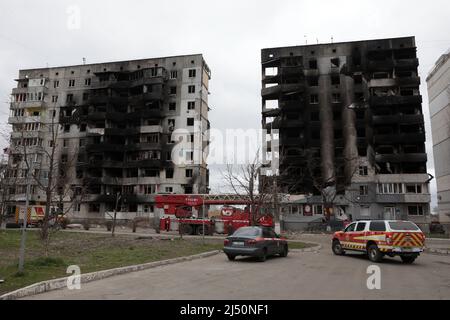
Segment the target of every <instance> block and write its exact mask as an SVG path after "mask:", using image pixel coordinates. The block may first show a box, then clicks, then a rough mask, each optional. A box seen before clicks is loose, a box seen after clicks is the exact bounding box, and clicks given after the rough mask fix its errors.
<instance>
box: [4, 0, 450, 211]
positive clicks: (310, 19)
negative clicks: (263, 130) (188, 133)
mask: <svg viewBox="0 0 450 320" xmlns="http://www.w3.org/2000/svg"><path fill="white" fill-rule="evenodd" d="M74 6H75V7H74ZM74 8H75V9H77V10H79V11H80V18H81V19H80V22H81V23H80V25H79V28H77V27H75V28H73V26H74V24H73V21H72V20H70V19H69V17H70V15H71V14H73V13H74V12H75V11H74V10H73V9H74ZM449 9H450V3H449V2H448V0H447V1H446V0H433V1H423V0H422V1H404V0H402V1H396V0H389V1H385V0H378V1H363V0H359V1H358V0H355V1H350V0H348V1H346V0H341V1H335V0H334V1H318V0H315V1H301V0H292V1H284V0H279V1H273V0H272V1H262V0H258V1H255V0H239V1H232V0H227V1H214V0H209V1H196V0H190V1H182V0H181V1H151V0H147V1H137V0H128V1H111V0H108V1H94V0H87V1H76V0H72V1H61V0H58V1H56V0H54V1H50V0H40V1H24V0H14V1H10V0H2V1H1V2H0V98H1V101H2V102H4V103H2V107H1V110H0V120H1V121H2V122H6V121H7V116H8V113H9V110H8V109H9V106H8V104H7V101H8V97H9V94H10V92H11V89H12V88H13V87H14V86H15V82H14V81H13V79H15V78H16V77H17V75H18V70H19V69H26V68H37V67H46V66H49V67H53V66H59V65H70V64H81V63H82V58H83V57H85V58H86V59H87V63H96V62H104V61H112V60H130V59H138V58H151V57H157V56H168V55H178V54H190V53H203V55H204V57H205V59H206V61H207V63H208V65H209V66H210V68H211V71H212V80H211V83H210V91H211V95H210V106H211V108H212V111H211V112H210V116H209V117H210V120H211V125H212V127H215V128H220V129H225V128H229V127H232V128H260V123H261V116H260V111H261V98H260V87H261V82H260V80H261V75H260V73H261V72H260V49H261V48H267V47H277V46H289V45H302V44H305V40H306V39H307V40H308V43H309V44H311V43H317V41H319V43H326V42H330V39H331V37H333V38H334V41H335V42H338V41H339V42H341V41H353V40H365V39H375V38H386V37H400V36H412V35H413V36H416V43H417V46H418V56H419V59H420V67H419V70H420V76H421V77H422V86H421V93H422V95H423V98H424V104H423V109H424V114H425V121H426V131H427V153H428V159H429V161H428V171H429V172H430V173H432V174H434V163H433V155H432V143H431V133H430V125H429V124H430V120H429V112H428V95H427V91H426V83H425V79H426V76H427V74H428V72H429V71H430V69H431V68H432V67H433V65H434V63H435V61H436V60H437V59H438V58H439V56H440V55H441V54H443V53H444V52H445V51H447V49H448V48H450V34H449V31H450V19H449V16H450V15H449V13H450V12H449V11H450V10H449ZM71 26H72V27H71ZM305 36H306V37H305ZM219 181H220V177H218V175H217V174H214V172H213V173H212V177H211V182H212V187H213V188H216V187H217V185H218V184H219ZM431 186H432V191H433V197H432V205H433V206H434V205H435V203H436V198H435V197H436V195H435V189H436V186H435V181H432V183H431Z"/></svg>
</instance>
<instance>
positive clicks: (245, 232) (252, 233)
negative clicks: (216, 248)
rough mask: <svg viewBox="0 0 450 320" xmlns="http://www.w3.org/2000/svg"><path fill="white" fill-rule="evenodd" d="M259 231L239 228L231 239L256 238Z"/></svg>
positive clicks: (257, 229)
mask: <svg viewBox="0 0 450 320" xmlns="http://www.w3.org/2000/svg"><path fill="white" fill-rule="evenodd" d="M260 232H261V230H260V229H259V228H251V227H250V228H249V227H244V228H239V229H238V230H236V231H235V232H234V233H233V237H256V236H259V235H260Z"/></svg>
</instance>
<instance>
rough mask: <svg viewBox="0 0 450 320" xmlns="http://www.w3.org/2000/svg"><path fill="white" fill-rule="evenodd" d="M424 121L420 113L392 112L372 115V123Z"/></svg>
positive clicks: (416, 122)
mask: <svg viewBox="0 0 450 320" xmlns="http://www.w3.org/2000/svg"><path fill="white" fill-rule="evenodd" d="M423 122H424V119H423V115H422V114H394V115H385V116H384V115H381V116H372V123H373V124H379V125H385V124H393V123H400V124H421V123H423Z"/></svg>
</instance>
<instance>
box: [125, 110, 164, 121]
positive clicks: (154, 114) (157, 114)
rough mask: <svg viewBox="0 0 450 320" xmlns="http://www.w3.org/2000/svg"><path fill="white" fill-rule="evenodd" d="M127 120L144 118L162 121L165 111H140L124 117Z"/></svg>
mask: <svg viewBox="0 0 450 320" xmlns="http://www.w3.org/2000/svg"><path fill="white" fill-rule="evenodd" d="M123 116H124V117H125V119H127V120H140V119H142V118H146V119H148V118H153V119H160V118H162V117H163V111H162V110H160V109H140V110H136V111H133V112H130V113H127V114H124V115H123Z"/></svg>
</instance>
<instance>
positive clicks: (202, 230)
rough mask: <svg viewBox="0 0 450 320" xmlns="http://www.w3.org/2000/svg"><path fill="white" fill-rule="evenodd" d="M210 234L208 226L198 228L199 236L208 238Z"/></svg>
mask: <svg viewBox="0 0 450 320" xmlns="http://www.w3.org/2000/svg"><path fill="white" fill-rule="evenodd" d="M208 234H209V230H208V226H203V225H200V226H198V227H197V235H199V236H202V235H205V236H207V235H208Z"/></svg>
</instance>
